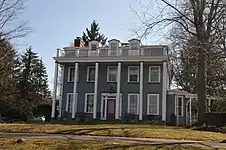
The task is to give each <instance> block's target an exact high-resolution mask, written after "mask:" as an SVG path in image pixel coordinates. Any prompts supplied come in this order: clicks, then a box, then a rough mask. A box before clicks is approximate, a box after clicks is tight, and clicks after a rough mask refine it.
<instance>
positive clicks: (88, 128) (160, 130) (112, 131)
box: [0, 124, 226, 141]
mask: <svg viewBox="0 0 226 150" xmlns="http://www.w3.org/2000/svg"><path fill="white" fill-rule="evenodd" d="M0 132H26V133H28V132H29V133H59V134H78V135H106V136H124V137H144V138H164V139H187V140H203V141H222V140H223V139H226V134H222V133H214V132H206V131H194V130H191V129H185V128H181V127H167V126H159V125H131V124H97V125H59V124H0Z"/></svg>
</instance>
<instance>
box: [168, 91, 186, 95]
mask: <svg viewBox="0 0 226 150" xmlns="http://www.w3.org/2000/svg"><path fill="white" fill-rule="evenodd" d="M167 93H168V94H169V95H174V94H175V95H185V96H186V95H188V94H189V93H188V92H186V91H182V90H168V91H167Z"/></svg>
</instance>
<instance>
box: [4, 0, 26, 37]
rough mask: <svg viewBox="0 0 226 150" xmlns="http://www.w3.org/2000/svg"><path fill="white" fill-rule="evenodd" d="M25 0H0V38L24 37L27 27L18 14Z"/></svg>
mask: <svg viewBox="0 0 226 150" xmlns="http://www.w3.org/2000/svg"><path fill="white" fill-rule="evenodd" d="M24 3H25V0H0V33H1V37H2V38H6V39H13V38H19V37H24V36H26V35H27V34H28V32H29V28H28V26H27V22H26V21H21V20H20V19H19V15H20V14H21V13H22V11H23V9H24Z"/></svg>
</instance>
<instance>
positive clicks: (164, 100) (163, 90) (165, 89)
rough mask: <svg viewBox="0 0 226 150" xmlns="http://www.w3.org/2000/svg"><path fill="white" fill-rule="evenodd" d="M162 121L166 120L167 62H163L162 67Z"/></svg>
mask: <svg viewBox="0 0 226 150" xmlns="http://www.w3.org/2000/svg"><path fill="white" fill-rule="evenodd" d="M162 78H163V80H162V121H166V94H167V79H166V78H167V63H166V62H163V69H162Z"/></svg>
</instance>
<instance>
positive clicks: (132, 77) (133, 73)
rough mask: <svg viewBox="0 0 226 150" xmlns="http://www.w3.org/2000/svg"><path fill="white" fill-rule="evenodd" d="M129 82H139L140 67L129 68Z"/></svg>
mask: <svg viewBox="0 0 226 150" xmlns="http://www.w3.org/2000/svg"><path fill="white" fill-rule="evenodd" d="M128 82H139V67H138V66H129V67H128Z"/></svg>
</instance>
